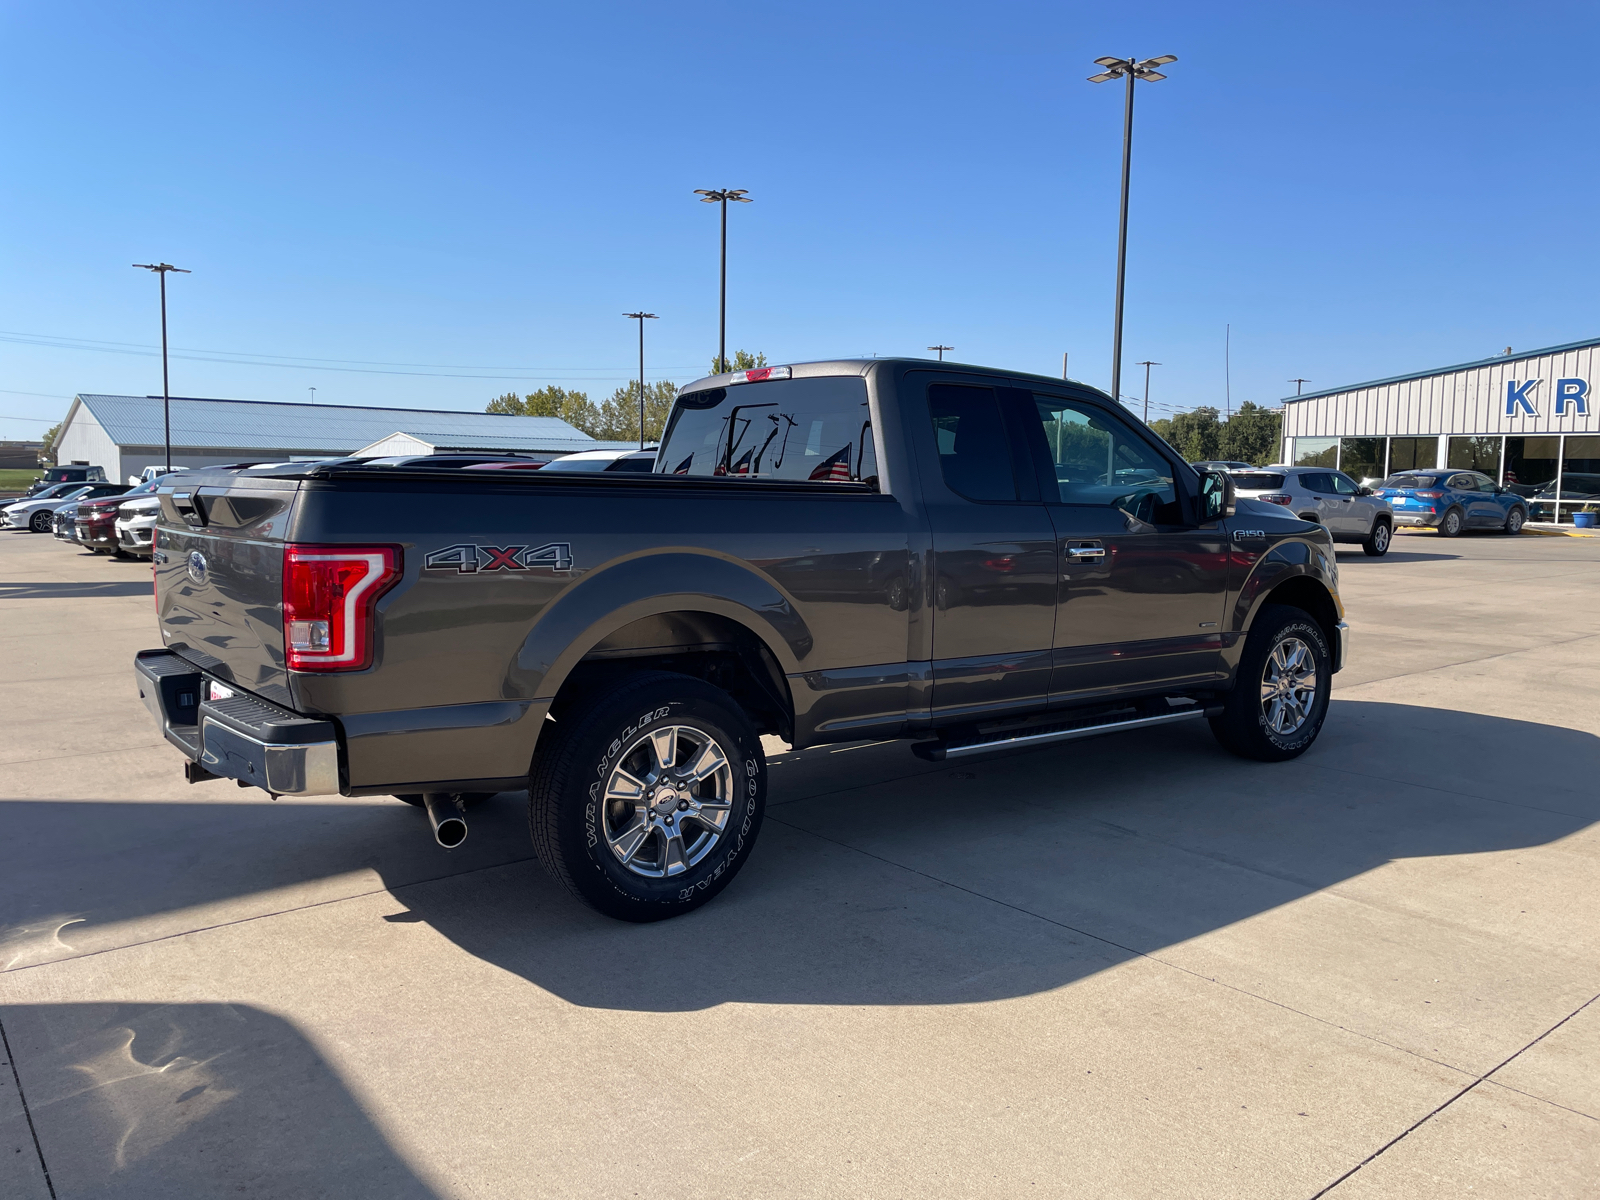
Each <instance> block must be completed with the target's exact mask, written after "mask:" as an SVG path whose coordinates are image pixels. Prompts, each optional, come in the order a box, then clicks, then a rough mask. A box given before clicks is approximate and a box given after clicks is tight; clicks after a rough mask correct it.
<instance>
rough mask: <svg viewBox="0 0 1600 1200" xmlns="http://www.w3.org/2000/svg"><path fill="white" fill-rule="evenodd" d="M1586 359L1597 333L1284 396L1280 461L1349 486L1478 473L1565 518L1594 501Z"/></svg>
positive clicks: (1592, 415)
mask: <svg viewBox="0 0 1600 1200" xmlns="http://www.w3.org/2000/svg"><path fill="white" fill-rule="evenodd" d="M1597 352H1600V338H1597V339H1592V340H1590V341H1585V342H1571V343H1569V344H1567V345H1565V346H1551V347H1549V348H1548V349H1544V350H1531V351H1529V352H1527V353H1526V354H1509V353H1508V354H1504V355H1497V356H1496V357H1494V358H1486V359H1482V360H1480V361H1478V362H1470V363H1462V364H1460V365H1459V366H1454V367H1440V368H1438V369H1436V370H1432V371H1418V372H1416V373H1415V374H1411V375H1396V376H1394V377H1392V378H1390V379H1375V380H1373V381H1371V382H1370V383H1358V384H1353V385H1351V386H1349V387H1341V388H1333V389H1330V390H1327V391H1321V392H1308V393H1307V394H1306V395H1303V396H1287V397H1285V398H1284V400H1283V441H1284V445H1283V461H1284V462H1288V463H1294V464H1296V465H1302V466H1322V467H1337V468H1339V469H1340V470H1342V471H1343V472H1344V473H1345V474H1347V475H1350V476H1352V477H1353V478H1355V479H1357V480H1363V479H1378V478H1383V477H1384V476H1387V475H1392V474H1394V473H1396V472H1400V471H1407V470H1413V469H1420V468H1426V467H1448V468H1456V469H1460V470H1472V471H1480V472H1482V473H1483V474H1485V475H1487V476H1489V477H1490V478H1491V479H1493V480H1494V481H1495V482H1496V483H1500V484H1504V485H1506V486H1508V487H1509V486H1515V487H1516V488H1517V490H1518V491H1520V492H1525V493H1526V494H1528V495H1530V496H1531V497H1535V498H1537V497H1539V496H1544V497H1545V498H1546V500H1547V503H1545V504H1535V505H1532V506H1530V507H1537V508H1539V509H1540V510H1541V511H1540V512H1538V513H1535V514H1533V515H1535V516H1536V517H1541V518H1543V519H1545V520H1550V519H1555V520H1560V521H1571V520H1572V513H1573V512H1574V511H1578V510H1580V509H1583V508H1585V507H1587V508H1589V509H1591V510H1592V509H1593V508H1595V507H1596V502H1597V500H1600V394H1597V393H1596V392H1595V391H1594V388H1593V384H1594V381H1595V378H1596V375H1595V365H1596V356H1597ZM1529 489H1532V490H1529ZM1558 496H1559V502H1558Z"/></svg>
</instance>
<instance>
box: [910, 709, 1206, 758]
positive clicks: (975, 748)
mask: <svg viewBox="0 0 1600 1200" xmlns="http://www.w3.org/2000/svg"><path fill="white" fill-rule="evenodd" d="M1206 715H1207V710H1206V707H1205V706H1204V705H1201V704H1197V705H1195V706H1194V707H1193V708H1186V709H1182V710H1181V711H1179V712H1169V713H1161V714H1160V715H1159V716H1154V717H1133V718H1130V719H1129V720H1126V721H1107V722H1105V723H1103V724H1100V725H1079V726H1077V727H1076V728H1074V729H1050V730H1045V731H1042V732H1039V733H1019V734H1017V735H1016V736H1014V737H1002V738H995V739H994V740H993V741H988V742H967V743H957V744H955V745H951V744H949V743H946V742H915V743H913V744H912V747H911V753H913V754H915V755H916V756H917V757H918V758H925V759H927V760H928V761H929V762H944V761H945V760H947V759H951V758H965V757H966V756H967V755H969V754H990V753H993V752H995V751H997V750H1020V749H1024V748H1027V747H1032V746H1047V745H1049V744H1050V743H1052V742H1071V741H1075V740H1077V739H1078V738H1087V737H1098V736H1099V735H1100V734H1102V733H1116V732H1118V731H1119V730H1123V729H1148V728H1149V727H1150V726H1152V725H1171V724H1172V723H1173V722H1174V721H1191V720H1193V719H1194V718H1196V717H1203V716H1206Z"/></svg>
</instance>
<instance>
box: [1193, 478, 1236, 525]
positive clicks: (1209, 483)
mask: <svg viewBox="0 0 1600 1200" xmlns="http://www.w3.org/2000/svg"><path fill="white" fill-rule="evenodd" d="M1233 511H1234V493H1233V478H1232V477H1231V476H1230V475H1229V474H1228V473H1227V472H1226V471H1201V472H1200V523H1201V524H1202V525H1207V524H1210V523H1211V522H1212V521H1220V520H1221V519H1222V518H1223V517H1231V516H1233Z"/></svg>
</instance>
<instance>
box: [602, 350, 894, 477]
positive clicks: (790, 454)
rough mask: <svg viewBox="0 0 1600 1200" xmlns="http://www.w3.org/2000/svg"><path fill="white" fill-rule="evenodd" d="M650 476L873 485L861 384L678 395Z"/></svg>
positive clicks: (834, 381)
mask: <svg viewBox="0 0 1600 1200" xmlns="http://www.w3.org/2000/svg"><path fill="white" fill-rule="evenodd" d="M623 469H626V468H623ZM655 470H657V471H659V472H662V473H664V474H670V475H715V476H732V477H735V478H740V479H783V480H790V481H796V482H799V481H808V482H813V483H830V482H848V481H858V482H862V483H871V484H876V483H877V480H878V456H877V452H876V450H875V448H874V446H873V442H872V418H871V416H870V415H869V409H868V407H867V383H866V380H864V379H862V378H860V377H859V376H825V377H821V378H814V379H783V380H770V381H768V382H765V383H750V384H743V385H740V386H736V387H722V388H707V389H705V390H703V391H698V392H685V393H683V394H682V395H681V396H679V397H678V400H677V403H676V404H674V405H673V408H672V417H671V420H670V422H669V424H668V426H667V432H666V435H665V436H664V437H663V438H662V439H661V449H660V451H659V452H658V453H657V454H656V462H655Z"/></svg>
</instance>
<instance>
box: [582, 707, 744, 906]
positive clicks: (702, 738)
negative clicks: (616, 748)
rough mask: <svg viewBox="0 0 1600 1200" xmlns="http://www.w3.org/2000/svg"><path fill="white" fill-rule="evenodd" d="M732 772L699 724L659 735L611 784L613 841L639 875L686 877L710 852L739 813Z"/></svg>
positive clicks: (633, 753)
mask: <svg viewBox="0 0 1600 1200" xmlns="http://www.w3.org/2000/svg"><path fill="white" fill-rule="evenodd" d="M733 797H734V791H733V768H732V767H731V766H730V765H729V764H728V756H727V755H726V754H724V753H723V751H722V747H721V746H719V745H718V744H717V740H716V739H715V738H714V737H712V736H711V735H710V734H709V733H706V732H705V731H704V730H701V729H696V728H695V727H694V726H692V725H666V726H662V727H661V728H659V729H652V730H651V731H650V732H649V733H647V734H645V735H644V736H642V737H641V738H639V740H638V741H637V742H635V743H634V744H633V745H632V746H630V747H629V748H628V749H627V751H626V752H624V753H623V755H622V757H621V758H619V759H617V765H616V767H615V768H613V770H612V772H611V776H610V778H608V779H607V780H606V789H605V800H604V803H605V822H604V829H605V835H606V842H607V843H608V844H609V845H610V847H611V853H613V854H615V855H616V856H617V861H618V862H620V863H621V864H622V865H623V866H624V867H626V868H627V869H628V870H630V871H632V872H633V873H634V874H635V875H643V876H646V877H648V878H651V879H661V878H664V877H666V876H669V875H681V874H682V873H683V872H684V871H687V870H688V869H689V868H690V867H692V866H694V865H695V864H696V863H698V862H699V861H700V860H701V859H703V858H705V856H706V855H707V854H709V853H711V850H712V848H713V847H714V846H715V845H716V844H717V843H718V842H720V841H721V840H722V837H723V834H724V832H725V831H726V830H727V826H728V817H729V814H730V813H731V812H732V811H733Z"/></svg>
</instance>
